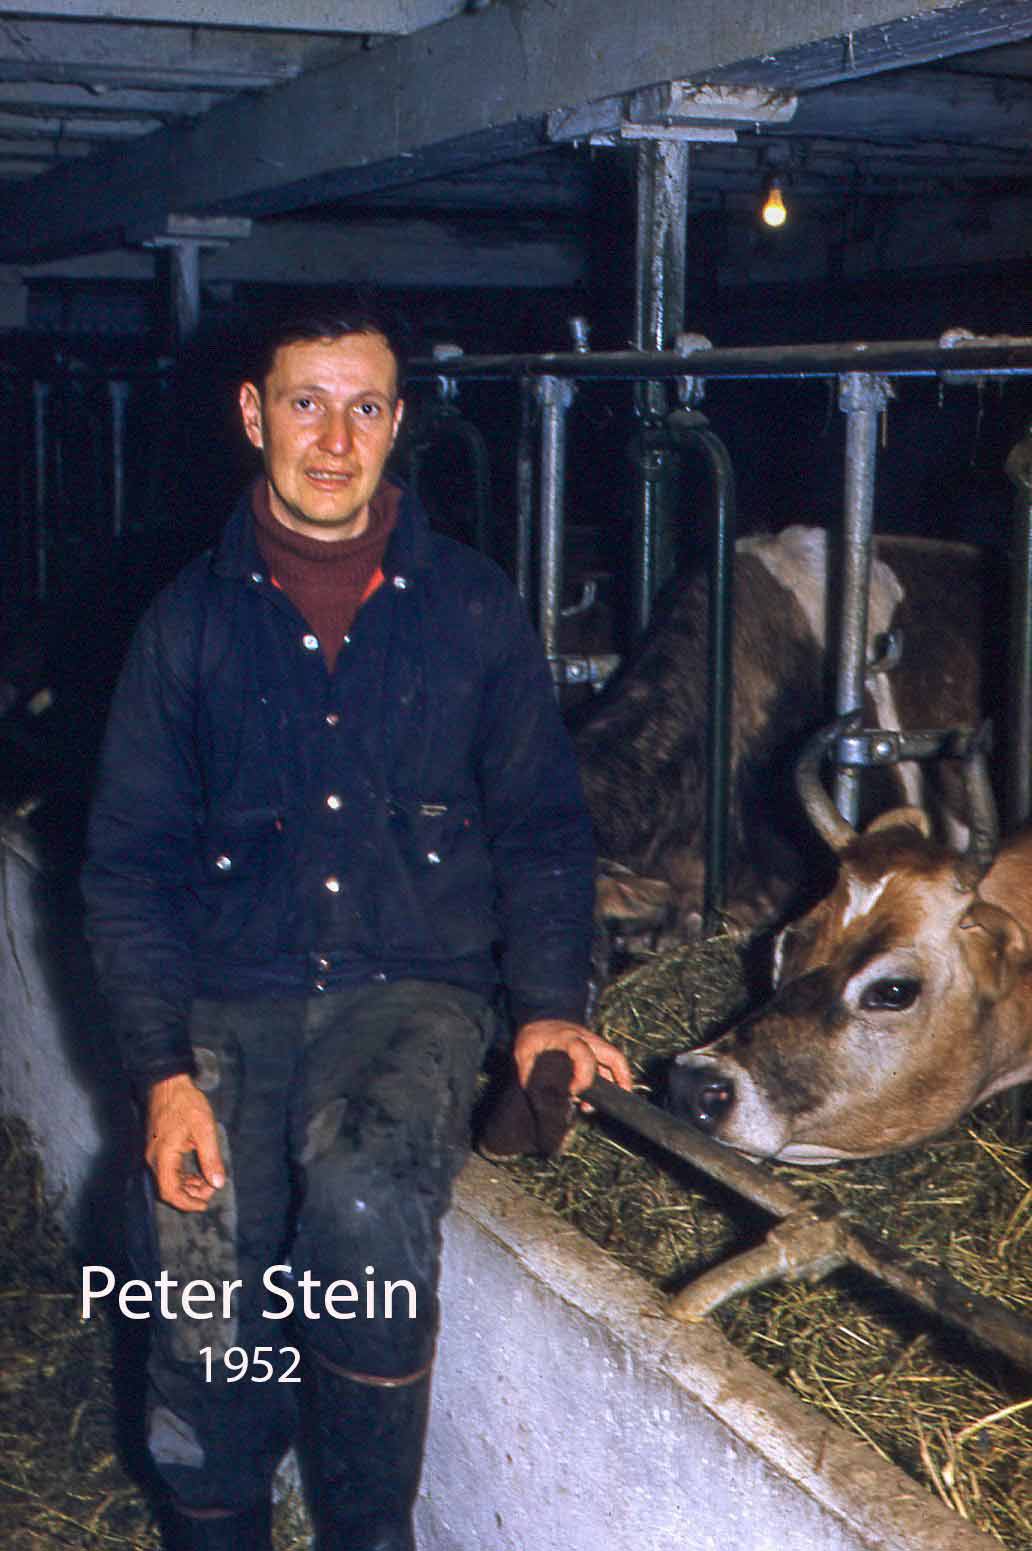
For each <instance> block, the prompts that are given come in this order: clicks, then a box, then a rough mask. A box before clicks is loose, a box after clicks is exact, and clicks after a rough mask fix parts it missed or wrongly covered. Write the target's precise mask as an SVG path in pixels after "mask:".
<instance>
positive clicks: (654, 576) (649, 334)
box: [632, 138, 689, 634]
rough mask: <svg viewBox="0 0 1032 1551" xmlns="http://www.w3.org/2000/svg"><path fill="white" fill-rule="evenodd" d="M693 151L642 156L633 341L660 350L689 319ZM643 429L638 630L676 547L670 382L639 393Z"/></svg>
mask: <svg viewBox="0 0 1032 1551" xmlns="http://www.w3.org/2000/svg"><path fill="white" fill-rule="evenodd" d="M688 156H689V148H688V146H687V144H686V143H685V142H684V141H683V140H673V139H658V138H657V139H649V140H646V141H643V142H642V143H641V144H640V145H639V146H638V153H637V164H636V165H637V184H636V192H637V225H636V230H635V287H634V336H633V337H634V343H635V344H636V345H637V346H638V347H639V348H640V349H641V350H647V351H651V352H660V351H662V350H663V347H664V345H665V343H666V341H667V339H668V338H669V336H670V335H671V334H672V333H673V332H674V331H675V330H677V329H679V328H680V327H681V321H682V318H683V316H684V276H685V234H686V231H687V212H688ZM635 399H636V408H637V413H638V416H639V418H640V420H641V423H642V430H641V456H640V457H639V458H637V459H636V462H637V464H638V499H637V504H636V509H635V517H636V521H635V536H634V547H633V556H634V582H633V596H632V603H633V615H634V617H633V629H634V631H635V633H636V634H640V633H641V632H642V631H644V629H645V628H646V626H647V625H648V622H649V617H650V615H651V613H652V603H653V599H654V598H655V596H656V593H657V591H658V590H659V585H660V579H661V572H660V558H659V557H660V554H661V552H663V551H664V550H665V549H667V548H669V531H670V526H671V518H670V511H669V506H670V502H669V491H668V485H669V480H668V478H667V475H668V468H667V463H668V460H669V449H668V448H667V446H666V444H665V438H663V439H659V438H657V436H656V433H657V432H659V430H660V428H661V426H662V422H663V418H664V417H665V415H666V412H667V396H666V391H665V387H664V384H663V383H662V382H661V381H659V382H646V383H644V384H643V385H642V387H641V389H640V390H639V392H638V393H636V395H635Z"/></svg>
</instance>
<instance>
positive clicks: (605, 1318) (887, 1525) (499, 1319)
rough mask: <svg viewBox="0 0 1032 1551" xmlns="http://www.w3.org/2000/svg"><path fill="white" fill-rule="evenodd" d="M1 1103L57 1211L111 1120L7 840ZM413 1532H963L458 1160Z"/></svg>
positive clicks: (876, 1545) (89, 1171) (570, 1541)
mask: <svg viewBox="0 0 1032 1551" xmlns="http://www.w3.org/2000/svg"><path fill="white" fill-rule="evenodd" d="M0 868H2V878H0V882H2V886H3V895H2V898H3V915H4V930H3V933H2V935H0V1003H2V1016H3V1024H4V1031H5V1037H4V1041H3V1044H2V1056H0V1103H2V1106H3V1108H4V1109H6V1110H8V1111H10V1112H13V1113H15V1114H17V1115H19V1116H21V1117H22V1118H24V1119H25V1120H26V1121H27V1123H28V1124H29V1126H30V1127H31V1129H32V1131H33V1132H34V1134H35V1136H36V1138H37V1140H38V1143H39V1146H40V1151H41V1155H42V1158H43V1162H44V1168H45V1171H46V1176H47V1180H48V1185H49V1187H50V1188H51V1189H52V1190H53V1191H54V1192H55V1194H60V1195H61V1196H62V1198H63V1202H64V1207H65V1213H66V1216H67V1217H68V1219H69V1220H70V1221H73V1222H74V1221H75V1220H77V1208H78V1205H79V1203H80V1200H81V1198H82V1196H83V1193H84V1191H85V1190H86V1189H87V1188H88V1181H90V1179H91V1178H92V1177H93V1176H95V1175H96V1172H97V1167H98V1164H101V1165H102V1162H103V1158H104V1154H105V1151H106V1150H109V1149H110V1148H111V1146H112V1144H113V1141H115V1142H116V1143H117V1139H113V1137H112V1134H111V1132H110V1126H109V1123H108V1120H107V1117H108V1115H109V1113H110V1098H109V1093H110V1073H108V1074H107V1075H105V1074H102V1073H97V1072H93V1071H91V1070H90V1063H89V1062H88V1061H86V1060H85V1059H83V1057H82V1055H81V1054H78V1055H77V1054H76V1052H82V1051H83V1049H84V1048H85V1049H88V1048H89V1041H88V1040H87V1041H86V1042H85V1044H84V1034H83V1031H82V1029H81V1026H80V1024H79V1022H78V1019H77V1014H78V1016H79V1017H81V1009H82V1005H83V1004H82V1003H81V1002H79V1003H76V1001H75V1000H74V999H73V998H68V997H64V996H62V994H61V991H60V987H61V984H62V980H63V975H62V974H61V973H59V972H58V970H57V968H56V966H55V963H54V960H53V956H52V949H51V948H49V947H48V943H49V942H50V937H49V934H48V931H47V930H46V929H45V924H44V923H45V919H46V918H45V915H44V912H43V911H42V909H41V905H40V896H41V892H42V891H41V881H42V880H41V877H40V874H39V873H38V871H37V870H36V868H35V867H34V866H33V864H32V862H31V859H30V857H29V853H28V851H27V848H25V847H22V846H19V848H18V849H17V850H16V849H14V848H13V847H12V845H11V844H10V843H7V842H5V843H3V844H2V845H0ZM445 1239H446V1243H445V1270H444V1285H443V1308H444V1322H443V1328H442V1334H441V1344H440V1358H439V1363H438V1369H437V1377H436V1381H435V1390H434V1404H433V1414H432V1420H431V1432H430V1441H429V1447H428V1455H427V1464H426V1470H425V1474H424V1482H423V1491H422V1495H421V1501H420V1506H419V1512H418V1526H419V1543H420V1547H421V1551H555V1548H556V1547H558V1546H561V1547H563V1551H684V1548H685V1547H686V1546H689V1545H690V1546H691V1547H692V1551H814V1548H820V1551H976V1548H978V1547H988V1546H990V1545H997V1544H998V1542H997V1541H995V1540H994V1539H990V1537H988V1536H986V1535H982V1534H980V1533H978V1532H976V1531H973V1530H972V1529H970V1528H969V1527H968V1526H967V1525H966V1524H965V1523H964V1522H963V1521H962V1520H961V1519H960V1518H958V1517H957V1516H956V1515H954V1514H952V1513H950V1512H949V1510H947V1509H946V1508H945V1507H942V1506H941V1505H940V1504H939V1503H938V1502H936V1501H935V1500H934V1499H933V1498H931V1497H930V1496H929V1495H928V1494H927V1493H926V1492H924V1491H923V1490H922V1489H921V1488H920V1487H919V1486H917V1485H916V1484H915V1483H914V1482H913V1481H911V1480H910V1479H909V1478H908V1477H906V1476H905V1475H904V1474H903V1473H902V1472H900V1471H899V1470H897V1469H896V1468H895V1467H894V1466H891V1465H888V1464H886V1463H885V1462H884V1461H883V1460H882V1459H880V1458H879V1457H878V1456H877V1455H876V1454H875V1453H874V1452H873V1451H872V1450H869V1449H868V1448H867V1447H866V1446H865V1445H864V1444H863V1443H861V1442H859V1441H858V1440H855V1439H854V1438H852V1437H851V1436H849V1435H847V1434H846V1433H844V1432H843V1431H841V1430H840V1429H838V1428H837V1427H836V1426H835V1425H834V1424H832V1423H830V1422H829V1421H828V1420H827V1419H826V1418H824V1417H821V1416H819V1415H817V1414H816V1413H814V1412H811V1411H809V1410H808V1409H807V1408H806V1407H804V1406H803V1405H802V1403H801V1402H799V1401H797V1400H796V1399H795V1398H794V1397H793V1396H791V1395H790V1394H789V1393H788V1392H787V1391H785V1390H783V1389H782V1388H781V1387H780V1386H779V1385H778V1384H777V1383H776V1382H775V1381H774V1380H772V1379H771V1378H769V1377H768V1376H767V1375H766V1374H764V1373H762V1372H761V1371H760V1370H759V1369H757V1368H756V1367H755V1366H754V1365H753V1364H751V1363H750V1362H749V1361H747V1360H746V1359H745V1358H743V1357H742V1356H741V1355H739V1354H738V1353H737V1352H735V1351H734V1349H733V1348H732V1347H731V1346H730V1345H729V1344H728V1343H727V1342H726V1341H725V1340H724V1338H723V1337H722V1336H721V1335H720V1334H719V1332H718V1331H717V1330H716V1329H715V1328H713V1327H712V1326H711V1325H709V1324H705V1325H702V1326H700V1327H698V1328H694V1329H687V1328H684V1327H681V1326H679V1325H677V1324H675V1323H674V1322H673V1321H671V1320H670V1319H669V1318H668V1317H667V1316H666V1315H665V1314H664V1312H663V1308H662V1301H661V1298H660V1296H659V1295H658V1294H657V1293H656V1292H655V1291H654V1290H653V1289H652V1288H650V1287H649V1286H648V1285H647V1284H646V1283H645V1282H644V1281H643V1280H640V1279H639V1278H638V1277H636V1276H635V1275H633V1274H632V1273H631V1272H629V1271H626V1270H624V1269H623V1268H622V1267H620V1266H618V1265H616V1264H615V1263H614V1262H613V1261H611V1260H610V1259H608V1258H607V1257H606V1256H605V1255H604V1254H603V1253H602V1252H601V1251H600V1250H598V1249H597V1248H596V1247H595V1246H594V1245H592V1244H590V1243H589V1242H588V1241H587V1240H586V1239H585V1238H584V1237H583V1235H581V1234H580V1233H579V1232H578V1231H577V1230H576V1229H573V1228H571V1227H569V1226H568V1225H566V1224H564V1223H562V1222H561V1221H560V1220H558V1219H557V1218H555V1217H554V1216H553V1215H552V1214H550V1213H549V1212H547V1211H546V1210H545V1209H544V1208H542V1207H540V1206H538V1205H537V1204H536V1203H534V1202H532V1201H530V1200H529V1199H528V1198H526V1197H525V1196H524V1195H523V1194H522V1193H521V1192H520V1191H519V1189H518V1187H517V1186H516V1185H515V1184H514V1183H513V1182H512V1180H511V1179H509V1178H508V1177H506V1176H505V1175H503V1174H502V1173H501V1172H500V1171H498V1170H497V1169H495V1168H492V1167H490V1166H489V1165H487V1164H485V1163H484V1162H483V1161H481V1160H480V1159H477V1158H474V1159H471V1160H470V1163H469V1165H468V1167H467V1168H466V1170H465V1172H464V1174H463V1176H462V1178H461V1180H460V1182H459V1187H458V1191H457V1195H456V1200H455V1205H454V1209H453V1211H452V1213H451V1214H450V1217H449V1219H448V1222H447V1224H446V1235H445Z"/></svg>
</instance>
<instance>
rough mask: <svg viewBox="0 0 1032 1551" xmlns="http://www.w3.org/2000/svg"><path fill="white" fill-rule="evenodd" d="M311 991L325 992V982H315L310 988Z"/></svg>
mask: <svg viewBox="0 0 1032 1551" xmlns="http://www.w3.org/2000/svg"><path fill="white" fill-rule="evenodd" d="M312 990H313V991H325V990H326V982H325V980H316V981H315V983H314V984H313V986H312Z"/></svg>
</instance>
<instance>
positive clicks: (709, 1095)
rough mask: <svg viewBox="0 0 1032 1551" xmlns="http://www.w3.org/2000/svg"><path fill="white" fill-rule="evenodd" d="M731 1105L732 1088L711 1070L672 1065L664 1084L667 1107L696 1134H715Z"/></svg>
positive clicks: (723, 1078) (733, 1089) (728, 1081)
mask: <svg viewBox="0 0 1032 1551" xmlns="http://www.w3.org/2000/svg"><path fill="white" fill-rule="evenodd" d="M734 1102H735V1085H734V1083H733V1082H732V1080H731V1078H730V1077H722V1076H720V1074H719V1073H717V1072H714V1071H713V1069H712V1068H711V1067H705V1066H686V1065H685V1066H682V1065H679V1064H677V1063H676V1062H675V1064H674V1065H673V1066H672V1067H671V1068H670V1077H669V1080H668V1082H667V1107H668V1109H669V1110H670V1111H671V1113H672V1114H674V1115H678V1116H680V1117H681V1118H682V1119H683V1120H690V1121H691V1123H692V1125H693V1126H698V1128H699V1130H700V1131H715V1130H716V1128H717V1125H718V1123H719V1122H720V1121H721V1120H722V1119H723V1117H724V1116H725V1115H726V1114H727V1112H728V1110H729V1109H730V1108H731V1106H732V1104H733V1103H734Z"/></svg>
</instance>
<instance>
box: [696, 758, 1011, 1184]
mask: <svg viewBox="0 0 1032 1551" xmlns="http://www.w3.org/2000/svg"><path fill="white" fill-rule="evenodd" d="M831 735H832V734H831V733H828V734H825V735H824V736H825V739H826V738H828V737H830V736H831ZM819 744H820V740H815V742H814V743H813V744H811V746H810V749H809V750H808V752H807V754H806V756H805V758H804V760H803V761H802V762H801V766H800V791H801V793H802V794H803V800H804V802H805V805H806V809H807V812H808V814H809V816H810V817H811V819H812V820H813V822H814V824H815V826H816V828H817V829H818V832H819V833H820V834H821V835H822V836H823V837H824V839H825V840H827V841H828V843H829V845H830V846H831V848H832V850H833V851H834V852H835V853H836V855H837V858H838V877H837V880H836V882H835V885H834V887H833V889H832V891H831V893H830V894H829V895H828V897H827V898H826V899H824V900H823V901H822V902H821V903H820V904H818V905H817V906H816V907H815V908H814V909H812V910H811V911H809V912H808V913H807V914H806V915H804V916H803V917H802V918H801V919H800V920H798V921H796V922H794V923H793V924H792V925H790V926H788V927H786V928H785V929H784V931H783V932H782V933H781V934H780V936H779V938H778V940H777V943H776V948H775V987H776V989H775V994H774V996H773V999H772V1000H771V1001H770V1002H769V1003H768V1004H767V1005H766V1006H765V1007H763V1008H761V1009H760V1010H759V1011H758V1012H755V1013H752V1014H750V1015H748V1016H746V1017H745V1018H743V1019H742V1020H741V1021H740V1022H738V1023H737V1024H736V1025H735V1026H734V1027H732V1028H731V1029H730V1030H729V1031H728V1032H727V1033H725V1034H723V1035H722V1036H721V1037H720V1038H719V1039H717V1040H715V1041H714V1042H713V1043H711V1044H709V1045H706V1046H704V1047H702V1048H701V1049H698V1050H695V1051H690V1052H685V1053H683V1054H682V1055H679V1056H678V1057H677V1058H676V1060H675V1062H674V1065H673V1067H672V1069H671V1072H670V1080H669V1092H668V1102H669V1105H670V1107H671V1109H672V1110H673V1111H674V1113H676V1114H679V1115H681V1116H683V1117H685V1118H688V1119H690V1120H692V1121H693V1122H694V1123H695V1124H696V1125H698V1126H699V1127H700V1128H701V1129H703V1130H705V1131H707V1132H709V1133H710V1134H711V1135H712V1136H713V1137H715V1138H716V1139H717V1140H718V1141H720V1142H724V1143H727V1144H728V1145H729V1146H732V1147H736V1148H738V1149H740V1150H741V1151H743V1152H746V1153H749V1154H752V1155H754V1156H757V1157H763V1158H780V1159H784V1160H787V1161H790V1162H794V1163H806V1164H811V1163H812V1164H820V1163H829V1162H832V1161H833V1160H835V1159H839V1158H862V1157H869V1156H876V1155H878V1154H880V1153H886V1152H892V1151H895V1150H896V1149H899V1148H904V1147H910V1146H913V1145H915V1144H916V1143H918V1142H922V1141H924V1140H926V1139H927V1138H929V1137H932V1136H935V1135H938V1134H939V1133H940V1132H942V1131H945V1130H947V1129H948V1128H949V1127H950V1126H951V1125H952V1124H953V1123H954V1122H955V1121H956V1120H958V1119H959V1118H960V1116H962V1115H963V1114H965V1113H966V1111H967V1110H969V1109H970V1108H972V1106H974V1105H976V1104H978V1103H980V1102H981V1101H982V1100H983V1099H986V1098H988V1097H990V1095H992V1094H994V1093H998V1092H1000V1091H1001V1090H1002V1089H1004V1088H1008V1087H1010V1086H1012V1085H1013V1084H1016V1083H1022V1082H1025V1081H1027V1080H1028V1079H1029V1078H1032V951H1030V946H1029V934H1030V932H1032V830H1028V831H1025V832H1023V833H1022V834H1020V835H1018V836H1017V837H1015V838H1014V839H1013V840H1010V841H1008V842H1007V844H1006V845H1004V846H1003V848H1002V849H1000V850H999V851H998V852H995V817H994V814H993V809H992V797H991V794H990V792H989V786H988V780H987V778H986V777H985V773H984V765H983V763H982V760H981V757H978V758H976V759H975V760H973V761H971V762H970V764H969V777H970V780H969V785H970V790H971V793H972V803H971V814H972V829H971V835H972V838H971V842H970V844H969V846H968V848H967V850H966V851H965V852H963V853H961V852H957V851H956V850H952V849H950V848H949V847H947V846H946V845H944V844H942V843H941V842H940V841H937V840H934V839H933V838H932V837H931V836H930V835H929V826H928V822H927V819H926V818H925V815H924V814H923V813H921V812H920V811H919V810H915V809H910V808H904V809H899V810H896V811H894V812H890V813H886V814H884V815H882V816H881V817H879V818H877V819H876V820H874V822H873V823H871V824H870V825H869V826H868V827H867V829H866V830H865V831H864V832H863V833H862V834H858V833H857V831H855V830H854V829H853V828H852V827H851V826H850V825H848V824H846V823H845V821H844V820H843V819H841V818H840V817H839V815H838V813H837V812H836V811H835V809H834V807H833V805H832V804H831V802H830V800H829V799H828V797H827V795H826V793H825V792H824V791H823V789H821V788H820V786H819V785H818V782H817V780H816V762H817V759H818V757H819Z"/></svg>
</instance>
